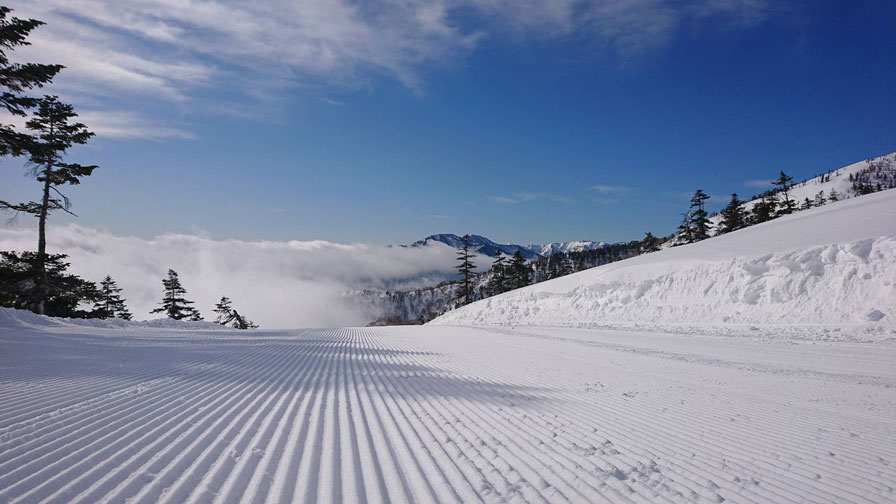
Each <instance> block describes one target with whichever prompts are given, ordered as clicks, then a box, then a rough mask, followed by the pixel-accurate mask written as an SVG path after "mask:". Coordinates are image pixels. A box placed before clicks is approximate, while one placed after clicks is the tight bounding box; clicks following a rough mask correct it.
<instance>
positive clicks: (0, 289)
mask: <svg viewBox="0 0 896 504" xmlns="http://www.w3.org/2000/svg"><path fill="white" fill-rule="evenodd" d="M65 259H66V256H65V255H64V254H47V255H46V256H45V257H44V267H45V269H46V273H47V291H46V297H45V298H44V301H45V302H44V314H45V315H48V316H51V317H69V318H92V317H95V316H96V313H94V312H89V311H86V310H82V309H79V308H78V305H80V304H82V303H93V302H95V301H97V300H98V299H99V296H100V293H99V290H98V289H97V287H96V284H94V283H93V282H89V281H87V280H84V279H82V278H80V277H78V276H75V275H70V274H68V273H66V270H67V269H68V267H69V263H68V262H66V261H65ZM37 263H38V258H37V253H35V252H22V253H21V254H17V253H15V252H0V306H5V307H8V308H18V309H28V310H34V307H35V305H36V303H37V299H38V297H39V295H38V292H37V290H38V286H37V275H36V274H35V271H36V270H37Z"/></svg>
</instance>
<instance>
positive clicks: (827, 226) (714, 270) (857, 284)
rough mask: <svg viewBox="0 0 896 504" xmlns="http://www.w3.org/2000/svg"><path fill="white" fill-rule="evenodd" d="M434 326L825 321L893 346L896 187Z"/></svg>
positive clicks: (538, 290)
mask: <svg viewBox="0 0 896 504" xmlns="http://www.w3.org/2000/svg"><path fill="white" fill-rule="evenodd" d="M432 323H433V324H462V325H482V324H485V325H541V326H587V325H607V324H691V325H699V324H725V325H738V324H739V325H754V324H788V325H817V324H821V325H828V326H841V325H850V326H855V327H858V328H860V329H861V330H863V331H869V332H871V333H873V334H876V335H878V336H880V337H893V334H894V332H893V331H896V190H889V191H883V192H880V193H876V194H871V195H867V196H863V197H861V198H853V199H849V200H846V201H841V202H837V203H832V204H828V205H825V206H823V207H820V208H815V209H811V210H806V211H802V212H798V213H796V214H793V215H790V216H786V217H782V218H780V219H776V220H773V221H770V222H767V223H764V224H760V225H756V226H752V227H749V228H746V229H742V230H740V231H736V232H734V233H730V234H726V235H723V236H719V237H715V238H712V239H709V240H706V241H703V242H699V243H696V244H693V245H686V246H681V247H675V248H671V249H666V250H662V251H660V252H655V253H652V254H646V255H642V256H639V257H635V258H632V259H628V260H625V261H621V262H618V263H613V264H609V265H605V266H601V267H597V268H593V269H590V270H586V271H583V272H580V273H576V274H573V275H570V276H567V277H564V278H559V279H556V280H551V281H548V282H543V283H540V284H537V285H532V286H529V287H526V288H523V289H520V290H517V291H512V292H508V293H505V294H503V295H501V296H496V297H493V298H489V299H486V300H483V301H481V302H478V303H474V304H472V305H469V306H466V307H464V308H462V309H459V310H455V311H453V312H449V313H447V314H445V315H444V316H442V317H440V318H438V319H436V320H435V321H433V322H432ZM857 330H858V329H857Z"/></svg>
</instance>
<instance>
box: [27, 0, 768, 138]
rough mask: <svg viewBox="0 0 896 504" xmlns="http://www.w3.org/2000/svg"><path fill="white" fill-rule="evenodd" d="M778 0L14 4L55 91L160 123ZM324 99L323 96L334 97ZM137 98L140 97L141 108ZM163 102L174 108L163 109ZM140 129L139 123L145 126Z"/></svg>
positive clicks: (609, 40) (651, 37)
mask: <svg viewBox="0 0 896 504" xmlns="http://www.w3.org/2000/svg"><path fill="white" fill-rule="evenodd" d="M770 5H771V4H769V3H768V1H767V0H687V1H680V0H406V1H402V2H394V1H391V0H371V1H369V2H356V1H352V0H305V1H302V2H295V1H292V0H267V1H257V2H244V1H238V0H204V1H201V2H200V1H184V0H128V1H119V0H21V1H20V2H17V5H15V6H14V8H15V13H14V14H15V15H16V16H19V17H34V18H37V19H40V20H43V21H45V22H46V23H47V25H46V26H44V27H41V28H39V29H37V30H35V31H34V32H33V34H32V36H31V38H30V39H29V40H30V41H31V42H32V43H33V45H31V46H28V47H24V48H20V49H17V50H16V51H14V53H13V56H14V58H16V59H17V60H20V61H40V62H54V63H61V64H63V65H65V66H66V70H65V71H64V72H63V73H62V74H61V75H60V76H59V77H58V78H57V79H56V84H55V85H54V92H57V89H58V92H59V94H62V95H64V97H66V98H69V97H71V98H70V101H75V102H76V103H81V102H82V100H93V101H101V102H103V103H108V110H127V111H128V112H129V113H131V114H137V113H140V114H144V115H154V118H153V119H152V120H149V119H145V122H155V123H159V122H161V121H162V120H163V119H164V118H165V117H167V116H169V115H171V114H168V113H166V112H167V111H168V110H182V109H183V107H182V106H181V105H178V104H182V103H183V102H186V101H189V102H191V107H190V108H191V110H198V111H200V113H201V111H203V110H205V111H212V112H211V113H214V111H215V110H221V109H222V107H221V106H220V105H219V104H216V103H210V102H211V101H213V100H218V101H220V100H221V99H223V98H222V97H223V96H224V95H228V94H229V95H231V96H229V99H230V100H231V101H232V102H233V103H234V106H240V104H241V103H242V102H243V101H245V100H244V99H240V96H233V94H234V93H235V94H236V95H240V94H241V95H242V98H249V99H250V100H254V101H256V102H259V103H266V102H275V101H276V99H273V100H272V99H271V97H272V96H280V95H283V94H285V93H288V92H289V91H291V90H295V89H305V88H312V89H313V88H317V87H321V86H323V87H327V88H330V87H333V86H336V87H339V88H342V89H348V90H352V89H368V88H369V87H370V86H371V85H372V82H374V80H375V79H376V78H378V77H387V78H391V79H395V80H397V81H399V82H401V83H402V84H403V85H404V86H405V87H407V88H408V89H409V90H411V91H412V92H416V93H420V92H422V91H423V90H424V89H425V77H424V76H425V75H426V73H427V71H428V70H429V69H431V68H432V67H435V66H439V65H444V64H446V63H451V62H455V61H457V60H459V59H462V58H464V57H465V56H466V55H468V54H470V53H471V52H472V51H474V50H475V49H476V47H477V46H478V45H479V43H480V41H481V40H482V39H483V38H484V37H490V38H500V37H510V38H511V39H512V40H513V41H517V40H519V41H525V40H529V39H541V40H547V41H550V40H553V39H558V38H563V37H569V36H576V37H579V38H582V39H585V40H588V39H593V40H594V41H595V42H597V43H596V44H595V48H596V50H602V49H601V48H605V49H604V50H606V51H609V52H613V53H616V54H619V55H621V56H622V57H626V58H628V57H633V56H637V55H639V54H644V53H647V52H649V51H652V50H655V49H657V48H661V47H663V46H665V45H667V44H668V43H670V41H671V40H673V39H674V38H675V37H676V36H677V35H678V34H679V33H680V32H681V30H682V28H681V27H682V26H683V25H685V24H688V25H696V24H698V23H699V22H703V21H704V20H706V21H707V23H706V24H707V25H711V26H714V27H717V26H728V27H735V28H738V27H744V26H753V25H755V24H758V23H760V22H762V21H763V20H765V19H767V18H768V17H770V16H771V15H772V14H773V11H772V9H771V7H770ZM710 21H711V23H710ZM309 92H314V91H309ZM210 96H213V97H214V99H213V98H209V97H210ZM311 96H312V97H313V96H315V95H314V94H312V95H311ZM317 96H319V95H317ZM328 100H329V99H321V101H324V102H325V103H330V104H335V103H332V102H330V101H328ZM334 101H335V100H334ZM137 102H139V103H142V104H143V107H142V108H140V110H137V107H136V106H135V105H134V104H135V103H137ZM159 104H161V108H163V109H165V108H166V107H167V110H161V111H159V110H156V109H158V108H159ZM165 104H167V105H165ZM152 105H156V106H155V107H154V106H152ZM224 108H226V107H224ZM268 108H269V109H270V110H277V107H276V106H274V105H270V106H269V107H268ZM95 127H96V128H97V129H98V130H101V129H111V127H106V126H104V125H101V124H97V125H96V126H95ZM116 131H123V130H122V129H121V127H120V126H119V128H117V129H116ZM131 131H132V132H133V134H134V136H135V137H136V136H137V134H138V133H140V132H141V131H142V130H141V129H140V128H133V129H132V130H131ZM174 136H175V137H178V136H176V135H174ZM118 137H119V138H122V137H126V135H119V136H118ZM179 138H183V137H179Z"/></svg>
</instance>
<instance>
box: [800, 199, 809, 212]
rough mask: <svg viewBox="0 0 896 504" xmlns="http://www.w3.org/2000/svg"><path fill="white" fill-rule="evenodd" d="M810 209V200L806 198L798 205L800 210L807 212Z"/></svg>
mask: <svg viewBox="0 0 896 504" xmlns="http://www.w3.org/2000/svg"><path fill="white" fill-rule="evenodd" d="M810 208H812V200H810V199H809V198H806V199H804V200H803V203H802V204H801V205H800V210H808V209H810Z"/></svg>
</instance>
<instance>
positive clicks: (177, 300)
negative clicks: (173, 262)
mask: <svg viewBox="0 0 896 504" xmlns="http://www.w3.org/2000/svg"><path fill="white" fill-rule="evenodd" d="M162 285H163V286H164V289H165V292H164V295H163V297H162V303H161V306H160V307H158V308H156V309H154V310H152V311H150V312H149V313H165V314H166V315H167V316H168V318H170V319H174V320H182V319H188V320H193V321H196V320H202V317H201V316H200V315H199V312H198V311H196V309H195V308H193V307H192V306H190V305H192V304H193V302H192V301H188V300H187V299H186V298H185V297H184V295H185V294H186V293H187V291H186V290H185V289H184V288H183V286H181V284H180V279H179V278H178V277H177V272H176V271H174V270H172V269H169V270H168V278H166V279H164V280H162Z"/></svg>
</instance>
